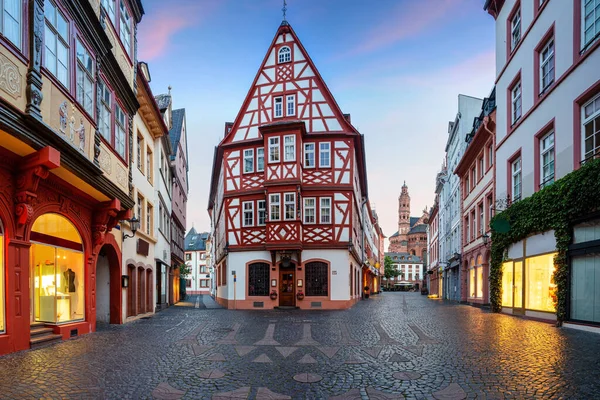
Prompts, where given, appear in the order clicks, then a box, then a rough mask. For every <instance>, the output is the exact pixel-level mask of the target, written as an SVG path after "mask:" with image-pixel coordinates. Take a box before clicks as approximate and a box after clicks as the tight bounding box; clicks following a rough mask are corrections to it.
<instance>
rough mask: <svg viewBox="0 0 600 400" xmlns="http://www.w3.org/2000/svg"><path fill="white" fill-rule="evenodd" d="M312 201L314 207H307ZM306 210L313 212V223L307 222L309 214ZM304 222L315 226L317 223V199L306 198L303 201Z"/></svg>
mask: <svg viewBox="0 0 600 400" xmlns="http://www.w3.org/2000/svg"><path fill="white" fill-rule="evenodd" d="M311 200H312V203H313V204H312V206H310V205H307V202H309V201H311ZM306 210H312V211H313V215H312V217H313V220H312V221H307V220H306V217H307V212H306ZM302 222H303V223H304V224H307V225H314V224H316V223H317V198H316V197H305V198H304V199H303V201H302Z"/></svg>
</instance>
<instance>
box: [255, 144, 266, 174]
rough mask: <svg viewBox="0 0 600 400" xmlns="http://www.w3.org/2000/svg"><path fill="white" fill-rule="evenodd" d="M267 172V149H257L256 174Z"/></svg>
mask: <svg viewBox="0 0 600 400" xmlns="http://www.w3.org/2000/svg"><path fill="white" fill-rule="evenodd" d="M264 170H265V148H264V147H259V148H258V149H256V172H263V171H264Z"/></svg>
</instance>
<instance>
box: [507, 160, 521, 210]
mask: <svg viewBox="0 0 600 400" xmlns="http://www.w3.org/2000/svg"><path fill="white" fill-rule="evenodd" d="M517 163H518V169H515V164H517ZM516 176H518V177H519V182H518V187H519V196H518V197H517V196H515V192H516V190H515V189H516V187H517V184H516V179H515V177H516ZM510 188H511V201H512V202H515V201H519V200H521V199H522V198H523V159H522V158H521V154H519V155H518V156H517V157H516V158H515V159H514V160H512V161H511V162H510Z"/></svg>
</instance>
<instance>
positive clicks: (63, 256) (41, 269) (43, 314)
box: [31, 214, 85, 323]
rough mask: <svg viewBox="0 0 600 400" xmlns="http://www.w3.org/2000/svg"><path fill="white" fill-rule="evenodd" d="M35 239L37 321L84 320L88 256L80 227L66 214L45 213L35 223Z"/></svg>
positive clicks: (33, 273)
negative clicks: (84, 253)
mask: <svg viewBox="0 0 600 400" xmlns="http://www.w3.org/2000/svg"><path fill="white" fill-rule="evenodd" d="M31 242H32V245H31V263H32V277H31V279H32V282H31V286H32V287H33V298H32V301H33V312H34V319H35V321H41V322H49V323H63V322H70V321H78V320H83V319H84V317H85V315H84V309H85V307H84V305H85V286H84V283H85V276H84V257H83V244H82V240H81V236H80V235H79V233H78V232H77V229H76V228H75V226H73V224H72V223H71V222H70V221H69V220H67V219H66V218H65V217H63V216H60V215H58V214H45V215H42V216H41V217H39V218H38V219H37V220H36V221H35V223H34V224H33V226H32V228H31Z"/></svg>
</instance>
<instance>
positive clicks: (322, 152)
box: [319, 142, 331, 168]
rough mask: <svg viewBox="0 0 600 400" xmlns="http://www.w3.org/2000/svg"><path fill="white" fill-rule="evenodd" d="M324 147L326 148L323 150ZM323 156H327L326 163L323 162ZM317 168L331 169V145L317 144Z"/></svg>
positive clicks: (326, 143)
mask: <svg viewBox="0 0 600 400" xmlns="http://www.w3.org/2000/svg"><path fill="white" fill-rule="evenodd" d="M324 145H325V146H326V147H327V149H326V150H324V149H323V146H324ZM323 154H327V163H324V162H323ZM319 167H321V168H330V167H331V143H330V142H321V143H319Z"/></svg>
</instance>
